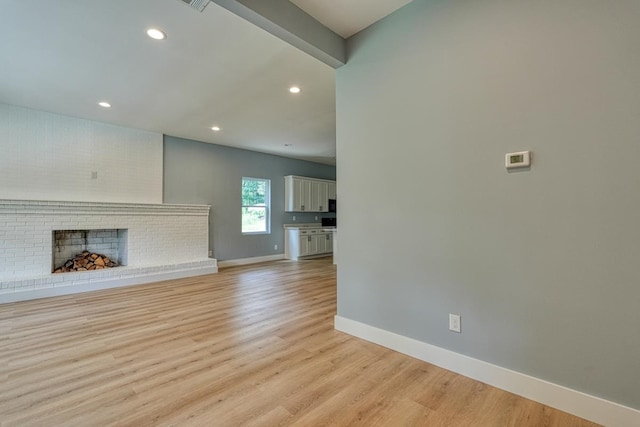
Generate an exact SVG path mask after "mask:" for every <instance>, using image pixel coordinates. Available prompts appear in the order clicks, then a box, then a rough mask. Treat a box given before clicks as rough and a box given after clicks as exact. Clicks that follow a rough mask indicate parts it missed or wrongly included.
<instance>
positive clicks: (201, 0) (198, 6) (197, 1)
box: [180, 0, 209, 12]
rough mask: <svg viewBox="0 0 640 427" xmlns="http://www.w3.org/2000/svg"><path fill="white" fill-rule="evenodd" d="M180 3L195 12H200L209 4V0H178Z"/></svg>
mask: <svg viewBox="0 0 640 427" xmlns="http://www.w3.org/2000/svg"><path fill="white" fill-rule="evenodd" d="M180 1H181V2H182V3H184V4H187V5H189V6H191V7H192V8H194V9H195V10H197V11H198V12H202V11H203V10H204V8H205V7H207V5H208V4H209V0H180Z"/></svg>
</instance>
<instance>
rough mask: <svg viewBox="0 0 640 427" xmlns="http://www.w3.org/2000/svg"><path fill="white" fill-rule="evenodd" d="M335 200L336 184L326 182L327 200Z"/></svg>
mask: <svg viewBox="0 0 640 427" xmlns="http://www.w3.org/2000/svg"><path fill="white" fill-rule="evenodd" d="M335 198H336V182H335V181H329V182H327V199H335Z"/></svg>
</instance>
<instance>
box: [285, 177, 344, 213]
mask: <svg viewBox="0 0 640 427" xmlns="http://www.w3.org/2000/svg"><path fill="white" fill-rule="evenodd" d="M335 189H336V182H335V181H328V180H326V179H315V178H306V177H303V176H294V175H288V176H285V177H284V210H285V212H329V203H328V200H329V199H335V198H336V196H335V193H336V190H335ZM331 195H333V197H331Z"/></svg>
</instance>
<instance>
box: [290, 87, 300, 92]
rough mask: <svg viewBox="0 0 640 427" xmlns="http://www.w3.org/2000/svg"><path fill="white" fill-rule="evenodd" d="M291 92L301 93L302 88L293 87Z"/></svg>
mask: <svg viewBox="0 0 640 427" xmlns="http://www.w3.org/2000/svg"><path fill="white" fill-rule="evenodd" d="M289 92H291V93H300V88H299V87H298V86H291V87H290V88H289Z"/></svg>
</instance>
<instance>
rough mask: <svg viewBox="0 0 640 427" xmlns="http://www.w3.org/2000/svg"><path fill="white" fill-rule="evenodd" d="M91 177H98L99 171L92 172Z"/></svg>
mask: <svg viewBox="0 0 640 427" xmlns="http://www.w3.org/2000/svg"><path fill="white" fill-rule="evenodd" d="M91 179H98V172H97V171H93V172H91Z"/></svg>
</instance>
